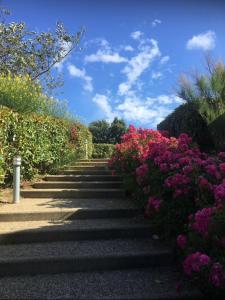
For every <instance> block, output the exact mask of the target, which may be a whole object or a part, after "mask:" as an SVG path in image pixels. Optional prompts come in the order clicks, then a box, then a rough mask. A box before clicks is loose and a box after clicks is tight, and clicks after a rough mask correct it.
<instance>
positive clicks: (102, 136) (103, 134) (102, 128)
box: [89, 120, 110, 144]
mask: <svg viewBox="0 0 225 300" xmlns="http://www.w3.org/2000/svg"><path fill="white" fill-rule="evenodd" d="M109 129H110V124H109V123H108V122H107V121H105V120H99V121H94V122H91V123H90V124H89V130H90V131H91V133H92V135H93V143H96V144H108V143H109Z"/></svg>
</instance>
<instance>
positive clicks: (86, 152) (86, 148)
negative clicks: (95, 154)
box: [85, 139, 88, 159]
mask: <svg viewBox="0 0 225 300" xmlns="http://www.w3.org/2000/svg"><path fill="white" fill-rule="evenodd" d="M85 159H88V141H87V139H86V140H85Z"/></svg>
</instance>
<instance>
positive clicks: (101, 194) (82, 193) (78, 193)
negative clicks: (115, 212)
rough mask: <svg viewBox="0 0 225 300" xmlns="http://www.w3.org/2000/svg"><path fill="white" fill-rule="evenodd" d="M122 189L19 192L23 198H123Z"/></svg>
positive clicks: (33, 190) (34, 190) (29, 190)
mask: <svg viewBox="0 0 225 300" xmlns="http://www.w3.org/2000/svg"><path fill="white" fill-rule="evenodd" d="M124 196H125V192H124V190H123V189H116V188H114V189H109V188H108V189H97V188H95V189H94V188H93V189H90V188H88V189H85V188H81V189H60V188H59V189H28V190H25V189H24V190H21V197H23V198H74V199H75V198H104V199H107V198H120V199H121V198H123V197H124Z"/></svg>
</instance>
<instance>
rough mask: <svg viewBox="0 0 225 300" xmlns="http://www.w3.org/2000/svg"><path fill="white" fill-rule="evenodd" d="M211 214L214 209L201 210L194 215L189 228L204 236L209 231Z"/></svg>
mask: <svg viewBox="0 0 225 300" xmlns="http://www.w3.org/2000/svg"><path fill="white" fill-rule="evenodd" d="M213 212H214V209H213V208H211V207H208V208H203V209H201V210H199V211H197V212H196V213H195V215H194V222H193V224H192V225H191V228H192V229H193V230H195V231H196V232H198V233H199V234H201V235H203V236H206V235H207V234H208V231H209V226H210V224H211V216H212V214H213Z"/></svg>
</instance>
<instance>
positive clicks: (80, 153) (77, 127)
mask: <svg viewBox="0 0 225 300" xmlns="http://www.w3.org/2000/svg"><path fill="white" fill-rule="evenodd" d="M86 140H87V145H88V157H89V158H90V157H92V151H93V143H92V133H91V132H90V130H89V129H88V127H86V126H85V125H83V124H80V123H73V124H72V125H71V127H70V142H72V143H74V144H75V145H76V152H77V158H85V156H86V144H85V141H86Z"/></svg>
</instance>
